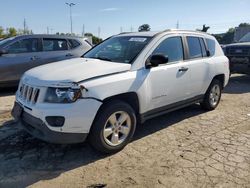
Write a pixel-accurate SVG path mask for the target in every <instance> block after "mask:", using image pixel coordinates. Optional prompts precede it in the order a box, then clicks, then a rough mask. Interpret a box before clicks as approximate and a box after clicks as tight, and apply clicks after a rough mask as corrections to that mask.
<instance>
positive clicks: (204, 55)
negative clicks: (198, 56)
mask: <svg viewBox="0 0 250 188" xmlns="http://www.w3.org/2000/svg"><path fill="white" fill-rule="evenodd" d="M200 44H201V50H202V56H203V57H207V50H206V47H205V42H204V40H203V38H200Z"/></svg>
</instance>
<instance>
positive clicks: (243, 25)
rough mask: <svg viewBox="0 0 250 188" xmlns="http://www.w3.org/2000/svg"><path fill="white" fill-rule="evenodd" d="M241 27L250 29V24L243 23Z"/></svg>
mask: <svg viewBox="0 0 250 188" xmlns="http://www.w3.org/2000/svg"><path fill="white" fill-rule="evenodd" d="M239 27H250V23H241V24H240V25H239Z"/></svg>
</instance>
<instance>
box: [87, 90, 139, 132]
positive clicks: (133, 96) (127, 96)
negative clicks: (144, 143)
mask: <svg viewBox="0 0 250 188" xmlns="http://www.w3.org/2000/svg"><path fill="white" fill-rule="evenodd" d="M115 100H118V101H123V102H126V103H128V104H129V105H130V106H131V107H132V108H133V110H134V111H135V115H136V119H137V122H140V115H139V113H140V107H139V97H138V95H137V93H136V92H127V93H121V94H117V95H113V96H110V97H107V98H105V99H103V100H102V105H101V106H100V107H99V109H98V111H97V113H96V115H95V118H94V121H95V120H96V117H97V116H98V114H99V113H100V112H101V110H102V108H103V107H104V105H106V104H108V103H110V102H111V101H115ZM94 121H93V122H92V125H93V123H94ZM92 125H91V127H92Z"/></svg>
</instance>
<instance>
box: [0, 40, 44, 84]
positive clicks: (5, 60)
mask: <svg viewBox="0 0 250 188" xmlns="http://www.w3.org/2000/svg"><path fill="white" fill-rule="evenodd" d="M5 49H6V50H7V51H8V54H4V55H2V56H1V58H0V81H1V82H7V81H8V82H16V81H18V80H19V79H20V77H21V76H22V75H23V73H24V72H25V71H27V70H29V69H31V68H33V67H35V66H36V64H37V60H38V59H39V53H40V52H39V51H40V49H39V39H38V38H29V39H21V40H17V41H15V42H13V43H12V44H10V45H8V46H6V47H5Z"/></svg>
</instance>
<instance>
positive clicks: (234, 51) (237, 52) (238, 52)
mask: <svg viewBox="0 0 250 188" xmlns="http://www.w3.org/2000/svg"><path fill="white" fill-rule="evenodd" d="M226 52H227V54H228V55H234V56H247V55H250V47H240V46H239V47H229V48H227V50H226Z"/></svg>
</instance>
